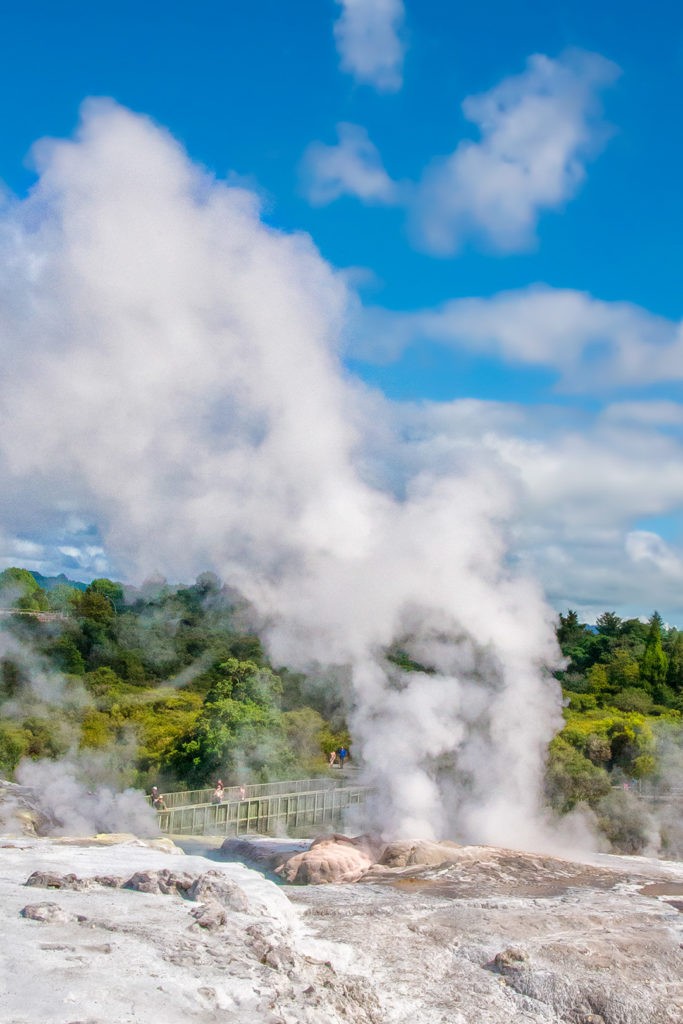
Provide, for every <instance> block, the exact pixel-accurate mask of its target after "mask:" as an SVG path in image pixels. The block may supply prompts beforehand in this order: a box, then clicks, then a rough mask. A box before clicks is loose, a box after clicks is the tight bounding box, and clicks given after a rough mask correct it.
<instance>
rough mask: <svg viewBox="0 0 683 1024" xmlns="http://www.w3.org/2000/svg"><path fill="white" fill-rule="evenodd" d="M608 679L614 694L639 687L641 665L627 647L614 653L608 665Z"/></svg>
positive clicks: (620, 648)
mask: <svg viewBox="0 0 683 1024" xmlns="http://www.w3.org/2000/svg"><path fill="white" fill-rule="evenodd" d="M607 679H608V682H609V686H610V689H611V690H612V692H613V693H616V692H617V691H618V690H624V689H626V688H630V687H634V686H638V683H639V681H640V665H639V664H638V662H637V661H636V659H635V658H634V657H633V655H632V654H631V653H630V651H628V650H627V649H626V648H625V647H619V648H617V650H615V651H614V653H613V655H612V657H611V659H610V661H609V663H608V664H607Z"/></svg>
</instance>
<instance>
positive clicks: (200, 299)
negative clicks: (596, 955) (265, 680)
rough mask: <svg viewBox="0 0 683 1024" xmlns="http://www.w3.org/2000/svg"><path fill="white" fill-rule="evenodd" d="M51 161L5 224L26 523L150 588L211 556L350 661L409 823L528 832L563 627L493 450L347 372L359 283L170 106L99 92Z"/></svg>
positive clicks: (11, 426)
mask: <svg viewBox="0 0 683 1024" xmlns="http://www.w3.org/2000/svg"><path fill="white" fill-rule="evenodd" d="M34 159H35V163H36V166H37V169H38V173H39V177H38V181H37V184H36V185H35V187H34V189H33V190H32V192H31V194H30V195H29V196H28V198H26V199H24V200H21V201H20V200H15V199H12V198H9V199H7V200H6V202H5V205H4V208H3V210H2V214H1V218H0V220H1V223H0V238H1V242H0V244H1V249H2V251H1V253H0V255H1V257H2V259H1V260H0V267H1V269H0V318H1V319H0V337H1V339H2V341H1V344H2V347H3V351H2V358H3V367H4V374H3V376H2V380H1V382H0V453H1V454H0V459H1V464H2V471H3V473H4V479H5V481H6V484H5V492H6V493H7V492H10V493H11V494H12V495H13V496H14V502H13V504H12V505H10V507H9V510H8V512H7V514H6V518H5V521H4V523H3V529H4V531H5V533H6V535H7V536H11V535H12V534H19V533H23V535H24V536H26V532H27V523H26V510H27V509H28V510H30V519H29V527H28V528H30V529H31V530H32V531H33V535H34V536H36V537H37V536H45V535H50V534H51V535H52V537H54V538H58V539H57V540H56V541H55V542H56V543H58V544H61V545H62V546H66V545H68V544H69V543H72V544H73V543H74V541H73V535H74V532H77V531H78V529H79V528H80V529H82V528H83V524H86V525H88V526H93V527H95V526H96V528H97V531H98V533H99V536H100V537H101V538H102V539H103V542H104V544H105V546H106V550H107V552H108V554H109V556H110V557H111V558H112V559H113V561H114V565H115V568H116V571H117V572H119V573H121V574H125V575H127V576H128V577H129V578H131V577H137V578H141V577H142V576H143V575H145V574H148V573H149V572H151V571H154V570H161V571H163V572H165V573H166V574H167V575H169V576H171V577H173V578H185V579H186V578H188V577H189V576H191V575H193V574H196V573H197V572H200V571H202V570H205V569H207V568H210V569H214V570H215V571H216V572H218V573H219V574H220V575H221V576H223V578H224V579H226V580H228V581H229V582H230V583H231V584H233V585H235V586H236V587H238V588H239V589H240V590H241V591H242V592H243V593H244V594H245V595H246V596H247V597H248V598H249V599H250V600H251V601H252V602H253V603H254V604H255V605H256V606H257V607H258V608H259V609H260V611H261V613H262V614H263V616H264V621H265V622H266V623H267V626H266V630H265V632H266V641H267V643H268V645H269V648H270V652H271V655H272V657H273V658H274V659H275V661H276V663H278V662H279V663H285V664H289V665H296V666H300V667H307V666H310V665H314V664H318V665H325V666H335V667H336V668H335V670H336V674H337V675H341V674H342V673H343V672H344V671H347V672H348V676H349V678H350V680H351V684H352V702H353V705H354V710H353V712H352V720H351V721H352V728H353V734H354V738H355V741H356V744H357V751H358V752H359V753H360V754H361V755H362V758H363V759H364V761H365V763H366V765H367V767H368V773H369V775H370V776H371V777H372V778H373V779H374V780H375V781H377V782H378V783H379V784H380V785H381V787H382V800H381V814H382V819H381V823H382V824H383V825H384V827H385V828H386V830H387V831H391V832H392V833H393V834H394V835H397V834H410V835H421V836H433V835H440V834H448V833H450V834H451V835H454V834H455V833H456V829H457V834H458V835H460V836H464V837H467V838H473V837H475V838H477V839H479V840H484V841H491V842H493V841H498V842H505V843H509V844H514V843H516V844H518V845H522V844H524V843H527V842H532V841H533V833H532V832H530V831H526V832H525V830H524V829H525V826H523V825H522V823H523V822H525V821H526V822H531V820H532V818H533V814H534V812H535V810H536V808H537V800H538V788H539V780H540V774H541V769H542V762H543V753H544V748H545V745H546V743H547V741H548V739H549V737H550V735H551V734H552V732H553V730H554V728H555V725H556V724H557V723H556V719H557V717H558V712H557V707H558V700H557V694H556V692H555V688H554V687H553V684H552V683H551V682H549V681H548V680H547V679H546V678H544V676H543V673H542V665H543V664H544V663H545V664H548V663H551V662H553V660H554V659H555V658H556V650H555V645H554V638H553V631H552V622H551V620H552V616H551V613H550V611H549V609H548V608H547V607H545V605H544V603H543V600H542V598H541V596H540V594H539V592H538V589H537V587H536V586H535V585H534V584H533V583H532V582H530V581H529V580H525V579H522V578H519V577H517V576H516V575H515V574H514V573H513V572H512V571H511V570H510V568H509V566H508V565H507V564H506V547H505V543H504V537H503V533H502V528H501V524H502V523H504V521H505V519H506V517H508V516H509V515H510V512H511V493H510V488H509V487H508V486H507V484H506V482H505V480H504V478H503V474H502V471H501V469H500V467H499V466H497V465H496V464H495V463H494V462H493V461H492V459H493V456H492V455H491V454H487V450H486V447H485V445H484V444H483V443H482V444H481V445H476V444H472V442H471V440H470V441H466V442H462V443H459V441H458V439H457V438H453V439H452V441H451V442H449V446H448V452H446V453H444V452H442V451H435V450H433V448H432V446H430V443H429V437H428V434H427V433H426V431H427V423H428V420H427V419H426V418H425V427H424V432H423V433H422V435H421V436H420V439H419V443H415V442H411V441H410V440H405V439H403V438H402V431H401V429H400V420H401V415H402V410H401V407H400V406H395V405H393V406H392V405H391V404H390V403H389V402H387V401H386V400H385V399H384V398H383V397H382V396H380V395H378V394H375V393H371V392H370V391H368V390H367V389H365V388H364V387H363V386H362V385H361V384H360V382H358V381H356V380H353V379H351V378H349V376H348V375H347V374H346V373H345V371H344V370H343V368H342V365H341V362H340V358H339V349H340V347H341V339H342V337H343V334H344V331H345V330H346V329H348V328H347V325H348V322H349V316H348V313H349V310H350V309H353V305H354V297H353V295H352V294H351V293H350V291H349V288H348V286H347V284H346V282H345V280H344V278H343V276H342V275H340V274H337V273H335V272H334V270H333V269H332V268H331V267H330V266H329V265H328V264H327V263H326V262H325V261H324V260H323V259H322V258H321V256H320V254H319V253H318V252H317V251H316V249H315V247H314V245H313V244H312V242H311V240H310V239H309V238H308V237H307V236H305V235H301V234H294V235H288V234H284V233H282V232H279V231H276V230H273V229H272V228H270V227H269V226H267V225H266V224H265V223H264V222H263V221H262V220H261V218H260V210H259V203H258V200H257V198H256V197H255V196H254V195H253V194H251V193H250V192H248V191H246V190H245V189H243V188H238V187H233V186H231V185H228V184H225V183H223V182H219V181H216V180H214V179H213V178H212V177H210V176H209V175H208V174H207V173H205V172H204V171H203V170H201V169H199V168H197V167H196V166H194V165H193V164H192V163H191V162H190V161H189V159H188V158H187V156H186V155H185V154H184V152H183V151H182V150H181V148H180V147H179V146H178V144H177V143H176V142H175V141H174V140H173V139H172V138H171V137H169V135H168V134H167V133H166V132H164V131H162V130H161V129H159V128H158V127H156V126H155V125H153V124H152V123H151V122H150V121H149V120H147V119H146V118H144V117H139V116H136V115H134V114H132V113H130V112H129V111H127V110H124V109H122V108H120V107H118V106H116V105H115V104H114V103H112V102H107V101H104V102H103V101H96V102H92V101H91V102H88V103H86V104H85V106H84V109H83V116H82V123H81V126H80V129H79V131H78V134H77V135H76V137H75V139H74V140H73V141H59V142H56V141H43V142H41V143H39V144H38V145H37V146H36V148H35V150H34ZM418 415H419V413H416V412H415V410H413V411H411V416H412V421H413V423H414V422H415V419H416V416H418ZM396 424H398V427H396ZM46 496H49V498H46ZM79 524H80V526H79ZM70 537H71V538H72V539H71V540H69V538H70ZM88 543H89V544H90V545H91V546H93V547H96V544H94V542H93V539H92V536H90V537H89V539H88ZM395 641H400V642H401V644H402V647H403V649H404V650H406V652H407V653H408V654H409V655H410V656H411V657H413V658H414V659H415V660H416V661H418V662H419V663H420V664H421V665H424V666H425V667H426V668H428V669H429V670H430V671H428V672H423V673H419V672H418V673H413V674H406V673H405V672H402V671H401V670H400V669H399V668H397V667H396V666H393V665H391V664H388V663H387V662H386V660H385V657H384V652H385V651H386V649H387V647H389V646H390V645H391V644H392V643H393V642H395ZM529 827H530V826H529Z"/></svg>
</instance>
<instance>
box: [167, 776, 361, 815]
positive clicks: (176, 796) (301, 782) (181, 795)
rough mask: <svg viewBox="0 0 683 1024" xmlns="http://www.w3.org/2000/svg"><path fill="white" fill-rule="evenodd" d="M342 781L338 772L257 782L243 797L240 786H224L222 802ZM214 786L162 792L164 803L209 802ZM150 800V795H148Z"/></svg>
mask: <svg viewBox="0 0 683 1024" xmlns="http://www.w3.org/2000/svg"><path fill="white" fill-rule="evenodd" d="M343 783H344V776H343V775H342V773H341V772H340V773H339V776H338V777H329V778H328V777H323V778H320V779H296V780H294V781H290V782H259V783H255V784H254V785H250V786H244V787H243V788H244V797H242V795H241V792H240V791H241V788H242V787H240V786H226V788H225V789H224V791H223V803H229V802H230V801H231V800H241V799H246V800H251V799H252V798H254V797H263V796H280V795H282V794H283V793H305V792H310V791H311V790H313V789H332V788H334V787H336V786H339V785H340V784H343ZM213 794H214V788H213V787H211V789H187V790H179V791H178V792H175V793H164V794H163V797H164V803H165V804H166V807H167V808H168V809H169V810H171V809H172V808H174V807H191V806H194V805H196V804H208V803H211V798H212V796H213ZM148 800H149V801H150V802H151V797H148Z"/></svg>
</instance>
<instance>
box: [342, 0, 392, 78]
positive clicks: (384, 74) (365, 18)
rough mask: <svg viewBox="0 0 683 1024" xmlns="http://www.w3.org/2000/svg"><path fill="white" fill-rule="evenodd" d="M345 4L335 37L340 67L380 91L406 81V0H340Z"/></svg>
mask: <svg viewBox="0 0 683 1024" xmlns="http://www.w3.org/2000/svg"><path fill="white" fill-rule="evenodd" d="M337 3H338V4H339V5H340V6H341V7H342V12H341V14H340V16H339V19H338V20H337V21H336V22H335V26H334V37H335V40H336V43H337V49H338V51H339V56H340V58H341V67H342V70H343V71H347V72H348V73H349V74H351V75H353V77H354V78H355V79H356V81H358V82H363V83H366V84H368V85H373V86H374V87H375V88H376V89H378V90H379V91H380V92H395V91H396V90H397V89H400V88H401V85H402V84H403V57H404V53H405V44H404V42H403V39H402V35H401V29H402V27H403V20H404V17H405V9H404V6H403V0H337Z"/></svg>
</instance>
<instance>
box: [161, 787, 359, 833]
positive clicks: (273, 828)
mask: <svg viewBox="0 0 683 1024" xmlns="http://www.w3.org/2000/svg"><path fill="white" fill-rule="evenodd" d="M271 786H272V787H273V788H275V787H277V789H278V790H279V791H276V792H272V791H271V792H263V793H257V794H253V793H250V792H247V794H246V796H245V798H244V799H239V797H237V798H235V796H234V795H233V793H232V791H226V792H228V798H227V799H225V800H223V802H221V803H219V804H216V803H211V802H210V801H209V800H206V799H204V800H202V801H201V802H197V803H189V802H186V803H185V804H181V803H179V802H178V803H176V800H179V799H180V798H181V797H182V796H183V794H165V795H164V800H166V801H168V799H169V797H172V798H173V804H172V805H169V806H168V810H165V811H158V812H157V814H158V819H159V829H160V830H161V831H162V832H164V833H168V834H170V835H179V836H180V835H214V836H219V835H220V836H238V835H244V834H245V833H247V832H250V833H255V832H256V833H262V834H265V835H300V834H302V832H309V831H313V830H315V829H316V828H317V827H320V826H324V825H332V826H336V827H339V826H341V825H342V824H343V821H344V815H345V812H346V811H347V809H348V808H350V807H354V806H355V807H359V806H361V805H362V804H364V803H365V800H366V797H367V794H368V789H367V788H366V787H365V786H357V785H353V784H350V785H344V784H343V780H339V781H337V780H334V781H333V780H330V781H329V782H328V780H325V779H310V780H305V779H302V780H297V782H296V783H270V784H264V785H263V786H258V787H247V789H248V790H249V789H263V790H265V789H267V788H270V787H271ZM288 787H289V788H288ZM195 792H196V793H197V794H198V795H200V796H202V797H204V794H205V793H206V792H207V791H206V790H200V791H195ZM208 792H209V793H211V792H213V791H212V790H210V791H208ZM184 796H185V797H186V798H187V797H191V796H192V797H194V796H195V793H187V794H184Z"/></svg>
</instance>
